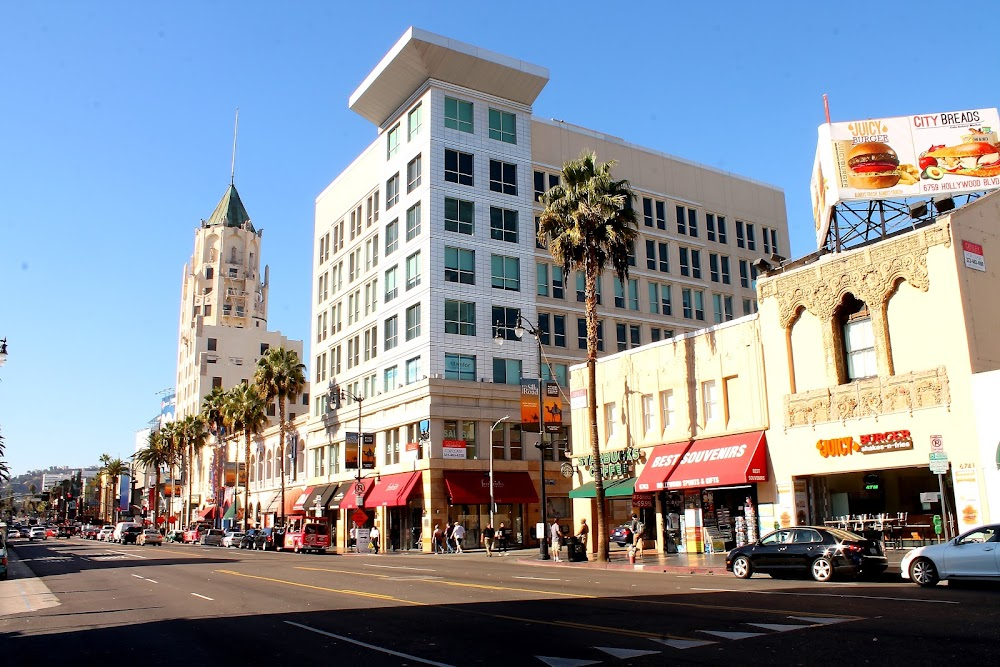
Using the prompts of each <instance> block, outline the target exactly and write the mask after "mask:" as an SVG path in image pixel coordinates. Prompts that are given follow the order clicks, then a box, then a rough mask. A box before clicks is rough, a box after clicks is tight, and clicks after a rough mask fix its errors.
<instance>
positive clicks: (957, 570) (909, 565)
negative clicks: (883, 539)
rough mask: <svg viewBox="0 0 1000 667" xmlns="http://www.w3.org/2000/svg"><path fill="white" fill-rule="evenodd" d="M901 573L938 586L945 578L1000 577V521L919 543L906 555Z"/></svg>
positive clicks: (921, 583) (921, 582) (917, 582)
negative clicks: (924, 544)
mask: <svg viewBox="0 0 1000 667" xmlns="http://www.w3.org/2000/svg"><path fill="white" fill-rule="evenodd" d="M900 575H901V576H902V577H903V579H910V580H912V581H913V583H915V584H918V585H920V586H934V585H935V584H937V582H938V581H941V580H942V579H967V580H982V579H993V580H996V579H1000V524H993V525H989V526H980V527H979V528H973V529H972V530H970V531H968V532H966V533H963V534H961V535H959V536H958V537H956V538H954V539H951V540H948V541H947V542H943V543H942V544H932V545H930V546H927V547H917V548H916V549H914V550H913V551H911V552H910V553H908V554H906V556H904V557H903V561H902V563H900Z"/></svg>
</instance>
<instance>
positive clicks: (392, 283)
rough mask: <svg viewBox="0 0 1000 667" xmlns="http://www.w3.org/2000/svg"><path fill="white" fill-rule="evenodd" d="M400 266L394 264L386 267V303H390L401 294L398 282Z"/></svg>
mask: <svg viewBox="0 0 1000 667" xmlns="http://www.w3.org/2000/svg"><path fill="white" fill-rule="evenodd" d="M398 269H399V267H398V266H394V267H392V268H391V269H386V271H385V299H383V301H384V303H389V302H390V301H392V300H393V299H395V298H396V297H397V296H399V286H398V285H397V284H396V280H397V273H398Z"/></svg>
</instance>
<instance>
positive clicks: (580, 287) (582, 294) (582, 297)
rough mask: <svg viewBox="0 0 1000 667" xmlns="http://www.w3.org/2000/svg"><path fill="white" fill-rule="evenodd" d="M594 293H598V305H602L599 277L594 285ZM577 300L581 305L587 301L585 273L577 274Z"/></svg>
mask: <svg viewBox="0 0 1000 667" xmlns="http://www.w3.org/2000/svg"><path fill="white" fill-rule="evenodd" d="M594 291H595V292H597V305H601V277H600V276H597V282H596V283H595V284H594ZM576 300H577V301H578V302H580V303H585V302H586V301H587V276H586V275H584V273H583V271H577V272H576Z"/></svg>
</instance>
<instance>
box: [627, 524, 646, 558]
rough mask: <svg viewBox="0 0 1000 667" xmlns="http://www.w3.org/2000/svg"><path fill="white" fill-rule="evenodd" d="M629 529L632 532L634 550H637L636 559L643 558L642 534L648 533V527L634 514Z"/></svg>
mask: <svg viewBox="0 0 1000 667" xmlns="http://www.w3.org/2000/svg"><path fill="white" fill-rule="evenodd" d="M629 528H630V529H631V530H632V548H633V549H635V557H636V558H642V534H643V533H644V532H646V525H645V524H644V523H643V522H642V521H641V520H640V519H639V517H638V516H637V515H635V514H633V515H632V521H630V522H629Z"/></svg>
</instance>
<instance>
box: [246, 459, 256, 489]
mask: <svg viewBox="0 0 1000 667" xmlns="http://www.w3.org/2000/svg"><path fill="white" fill-rule="evenodd" d="M247 474H248V475H250V479H249V481H250V483H251V484H252V483H253V482H255V481H257V457H256V456H251V457H250V466H249V470H247Z"/></svg>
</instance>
